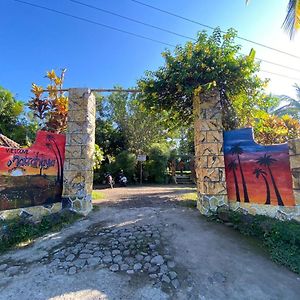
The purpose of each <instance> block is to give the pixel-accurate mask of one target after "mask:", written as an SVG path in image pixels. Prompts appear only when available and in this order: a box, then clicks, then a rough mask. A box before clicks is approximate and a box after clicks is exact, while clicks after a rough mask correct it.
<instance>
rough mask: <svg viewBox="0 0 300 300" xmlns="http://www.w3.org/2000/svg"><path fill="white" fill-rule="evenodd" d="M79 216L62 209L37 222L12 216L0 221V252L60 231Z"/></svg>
mask: <svg viewBox="0 0 300 300" xmlns="http://www.w3.org/2000/svg"><path fill="white" fill-rule="evenodd" d="M80 218H81V216H80V215H79V214H76V213H74V212H71V211H68V210H63V211H60V212H58V213H53V214H50V215H47V216H44V217H42V219H41V221H40V222H38V223H34V222H32V221H31V220H30V219H24V218H20V217H18V218H14V219H10V220H1V221H0V253H4V252H6V251H7V250H9V249H12V248H15V247H22V246H26V245H28V244H30V243H32V241H33V240H34V239H36V238H37V237H40V236H43V235H45V234H46V233H49V232H55V231H60V230H61V229H62V228H63V227H65V226H67V225H69V224H72V223H74V222H75V221H76V220H78V219H80Z"/></svg>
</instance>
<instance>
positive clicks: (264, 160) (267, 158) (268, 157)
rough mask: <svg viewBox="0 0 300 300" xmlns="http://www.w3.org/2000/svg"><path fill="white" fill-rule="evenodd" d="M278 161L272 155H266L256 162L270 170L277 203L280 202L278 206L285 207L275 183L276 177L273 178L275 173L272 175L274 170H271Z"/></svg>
mask: <svg viewBox="0 0 300 300" xmlns="http://www.w3.org/2000/svg"><path fill="white" fill-rule="evenodd" d="M275 161H276V159H275V158H272V156H271V155H267V154H265V155H264V156H262V157H259V158H258V159H257V160H256V162H257V163H258V164H259V165H260V166H264V167H266V168H267V169H268V172H269V174H270V177H271V181H272V184H273V187H274V191H275V194H276V197H277V202H278V205H281V206H284V203H283V201H282V198H281V195H280V193H279V190H278V188H277V185H276V182H275V179H274V176H273V173H272V170H271V167H270V166H271V165H272V164H273V163H274V162H275Z"/></svg>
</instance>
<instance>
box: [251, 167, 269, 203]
mask: <svg viewBox="0 0 300 300" xmlns="http://www.w3.org/2000/svg"><path fill="white" fill-rule="evenodd" d="M253 174H254V175H255V177H256V178H257V179H258V178H259V176H261V177H262V178H263V179H264V181H265V184H266V190H267V198H266V202H265V204H266V205H270V204H271V193H270V186H269V182H268V180H267V177H266V176H267V173H266V172H265V171H264V170H263V169H260V168H256V169H255V170H254V171H253Z"/></svg>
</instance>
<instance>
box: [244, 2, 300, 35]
mask: <svg viewBox="0 0 300 300" xmlns="http://www.w3.org/2000/svg"><path fill="white" fill-rule="evenodd" d="M249 2H250V0H246V4H248V3H249ZM282 27H283V29H284V30H285V31H286V32H287V33H288V34H289V36H290V39H292V38H293V37H294V35H295V33H296V31H297V30H299V28H300V0H289V2H288V6H287V14H286V17H285V19H284V21H283V24H282Z"/></svg>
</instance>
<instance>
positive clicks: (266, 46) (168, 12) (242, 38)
mask: <svg viewBox="0 0 300 300" xmlns="http://www.w3.org/2000/svg"><path fill="white" fill-rule="evenodd" d="M131 1H132V2H135V3H137V4H140V5H143V6H146V7H149V8H151V9H154V10H157V11H160V12H162V13H164V14H168V15H170V16H173V17H176V18H179V19H182V20H185V21H188V22H190V23H193V24H197V25H200V26H202V27H205V28H209V29H212V30H214V29H215V27H212V26H209V25H206V24H203V23H200V22H198V21H195V20H192V19H189V18H186V17H183V16H180V15H177V14H175V13H172V12H170V11H167V10H164V9H161V8H158V7H156V6H153V5H150V4H147V3H144V2H141V1H138V0H131ZM221 32H222V33H226V32H225V31H222V30H221ZM237 38H238V39H240V40H243V41H246V42H248V43H252V44H255V45H258V46H261V47H264V48H267V49H269V50H272V51H276V52H278V53H281V54H285V55H288V56H291V57H293V58H296V59H300V56H297V55H295V54H292V53H289V52H285V51H283V50H280V49H277V48H274V47H271V46H268V45H265V44H262V43H259V42H255V41H253V40H250V39H247V38H244V37H242V36H237Z"/></svg>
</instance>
